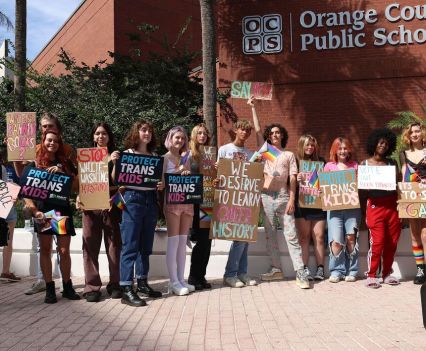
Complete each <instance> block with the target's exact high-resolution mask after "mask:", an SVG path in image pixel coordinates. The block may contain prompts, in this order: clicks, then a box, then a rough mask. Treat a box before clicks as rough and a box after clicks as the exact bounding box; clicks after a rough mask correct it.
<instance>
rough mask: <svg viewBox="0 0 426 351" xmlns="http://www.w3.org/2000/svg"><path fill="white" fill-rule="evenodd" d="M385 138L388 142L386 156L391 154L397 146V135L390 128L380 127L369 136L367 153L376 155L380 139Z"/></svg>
mask: <svg viewBox="0 0 426 351" xmlns="http://www.w3.org/2000/svg"><path fill="white" fill-rule="evenodd" d="M381 139H384V140H386V141H387V143H388V150H387V151H386V154H385V155H384V156H385V157H388V156H390V155H391V154H392V153H393V152H394V151H395V148H396V135H395V133H394V132H392V131H391V130H390V129H389V128H378V129H374V130H373V131H372V132H371V133H370V135H369V136H368V138H367V154H368V155H369V156H374V154H375V153H376V148H377V145H378V144H379V141H380V140H381Z"/></svg>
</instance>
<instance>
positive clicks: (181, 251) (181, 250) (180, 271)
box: [176, 235, 188, 282]
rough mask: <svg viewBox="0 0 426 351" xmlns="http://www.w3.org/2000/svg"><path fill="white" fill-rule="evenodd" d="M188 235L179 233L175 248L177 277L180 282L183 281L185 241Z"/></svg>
mask: <svg viewBox="0 0 426 351" xmlns="http://www.w3.org/2000/svg"><path fill="white" fill-rule="evenodd" d="M187 240H188V235H179V246H178V250H177V257H176V261H177V277H178V280H179V281H180V282H183V281H184V274H185V261H186V241H187Z"/></svg>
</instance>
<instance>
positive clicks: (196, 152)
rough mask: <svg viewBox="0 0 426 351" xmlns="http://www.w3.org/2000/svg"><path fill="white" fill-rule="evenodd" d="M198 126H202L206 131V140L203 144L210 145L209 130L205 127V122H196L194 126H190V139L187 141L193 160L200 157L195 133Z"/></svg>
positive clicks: (196, 133)
mask: <svg viewBox="0 0 426 351" xmlns="http://www.w3.org/2000/svg"><path fill="white" fill-rule="evenodd" d="M200 128H204V130H205V131H206V133H207V140H206V143H205V144H204V145H206V146H208V145H210V139H211V138H210V132H209V130H208V129H207V126H206V124H205V123H200V124H197V125H196V126H195V127H194V128H192V131H191V140H190V141H189V149H190V150H191V155H192V157H193V158H194V159H195V160H197V161H198V160H199V158H200V144H198V143H197V135H198V131H199V130H200Z"/></svg>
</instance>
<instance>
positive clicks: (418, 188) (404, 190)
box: [398, 182, 426, 218]
mask: <svg viewBox="0 0 426 351" xmlns="http://www.w3.org/2000/svg"><path fill="white" fill-rule="evenodd" d="M398 190H399V200H398V215H399V218H426V184H422V183H417V182H407V183H398Z"/></svg>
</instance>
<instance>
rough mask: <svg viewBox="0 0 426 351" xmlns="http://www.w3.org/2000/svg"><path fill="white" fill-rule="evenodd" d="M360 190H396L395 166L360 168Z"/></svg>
mask: <svg viewBox="0 0 426 351" xmlns="http://www.w3.org/2000/svg"><path fill="white" fill-rule="evenodd" d="M358 189H366V190H370V189H371V190H373V189H376V190H395V189H396V168H395V166H358Z"/></svg>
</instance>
